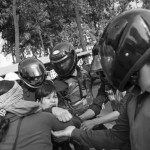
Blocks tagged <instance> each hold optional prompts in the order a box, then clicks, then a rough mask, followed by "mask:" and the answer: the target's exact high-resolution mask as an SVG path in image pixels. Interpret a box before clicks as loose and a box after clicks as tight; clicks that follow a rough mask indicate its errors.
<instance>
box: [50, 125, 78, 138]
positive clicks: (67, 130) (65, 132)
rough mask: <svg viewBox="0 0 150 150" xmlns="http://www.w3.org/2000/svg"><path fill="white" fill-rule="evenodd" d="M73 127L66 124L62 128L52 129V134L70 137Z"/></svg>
mask: <svg viewBox="0 0 150 150" xmlns="http://www.w3.org/2000/svg"><path fill="white" fill-rule="evenodd" d="M74 129H75V126H68V127H67V128H65V129H64V130H60V131H52V135H54V136H56V137H62V136H67V137H71V134H72V132H73V130H74Z"/></svg>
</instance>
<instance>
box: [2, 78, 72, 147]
mask: <svg viewBox="0 0 150 150" xmlns="http://www.w3.org/2000/svg"><path fill="white" fill-rule="evenodd" d="M68 125H69V123H61V125H60V122H59V121H58V119H57V118H56V117H55V116H54V115H52V114H50V113H47V112H42V111H41V106H40V105H39V104H38V103H37V102H32V101H24V100H23V90H22V88H21V87H20V86H19V84H18V83H17V82H14V81H6V80H3V81H0V149H1V150H10V149H13V150H14V149H15V150H34V149H36V150H42V149H44V150H52V143H51V130H60V129H64V128H65V127H66V126H68Z"/></svg>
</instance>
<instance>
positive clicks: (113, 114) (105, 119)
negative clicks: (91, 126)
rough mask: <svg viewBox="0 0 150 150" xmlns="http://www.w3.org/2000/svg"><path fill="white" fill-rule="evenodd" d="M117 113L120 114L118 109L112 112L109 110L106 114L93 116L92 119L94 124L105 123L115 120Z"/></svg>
mask: <svg viewBox="0 0 150 150" xmlns="http://www.w3.org/2000/svg"><path fill="white" fill-rule="evenodd" d="M119 115H120V113H119V112H118V111H113V112H111V113H109V114H107V115H104V116H102V117H99V118H95V119H93V121H94V122H95V123H96V124H105V123H109V122H112V121H115V120H117V119H118V117H119Z"/></svg>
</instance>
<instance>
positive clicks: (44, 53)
mask: <svg viewBox="0 0 150 150" xmlns="http://www.w3.org/2000/svg"><path fill="white" fill-rule="evenodd" d="M39 36H40V40H41V44H42V49H43V51H44V54H45V47H44V43H43V39H42V34H41V31H40V30H39ZM40 57H41V48H40Z"/></svg>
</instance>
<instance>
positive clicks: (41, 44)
mask: <svg viewBox="0 0 150 150" xmlns="http://www.w3.org/2000/svg"><path fill="white" fill-rule="evenodd" d="M135 1H136V2H137V3H138V0H135ZM130 2H131V0H107V1H106V0H78V5H79V15H80V18H81V27H82V30H83V36H84V39H86V42H87V44H89V45H93V44H94V43H95V41H97V40H98V39H99V37H100V36H101V34H102V32H103V30H104V28H105V26H106V25H107V23H108V22H109V21H110V20H111V19H112V18H113V17H114V16H116V15H118V14H120V13H122V12H123V11H126V10H128V9H131V7H129V3H130ZM143 7H144V8H150V2H149V0H143ZM17 14H19V33H20V35H19V40H20V43H19V44H20V56H21V57H22V58H24V57H25V55H27V54H32V55H34V56H35V57H37V56H41V55H47V54H48V53H49V52H50V50H51V49H52V48H53V46H54V45H55V44H56V43H58V42H61V41H70V42H71V43H73V45H75V47H80V46H81V43H80V39H79V30H78V27H77V24H76V15H75V10H74V0H59V1H56V0H18V1H17ZM0 32H2V38H4V39H5V40H7V44H6V45H5V46H4V48H3V51H4V52H6V54H7V53H10V52H11V53H12V50H14V48H12V47H14V45H15V44H14V43H15V30H14V23H13V14H12V0H0Z"/></svg>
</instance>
